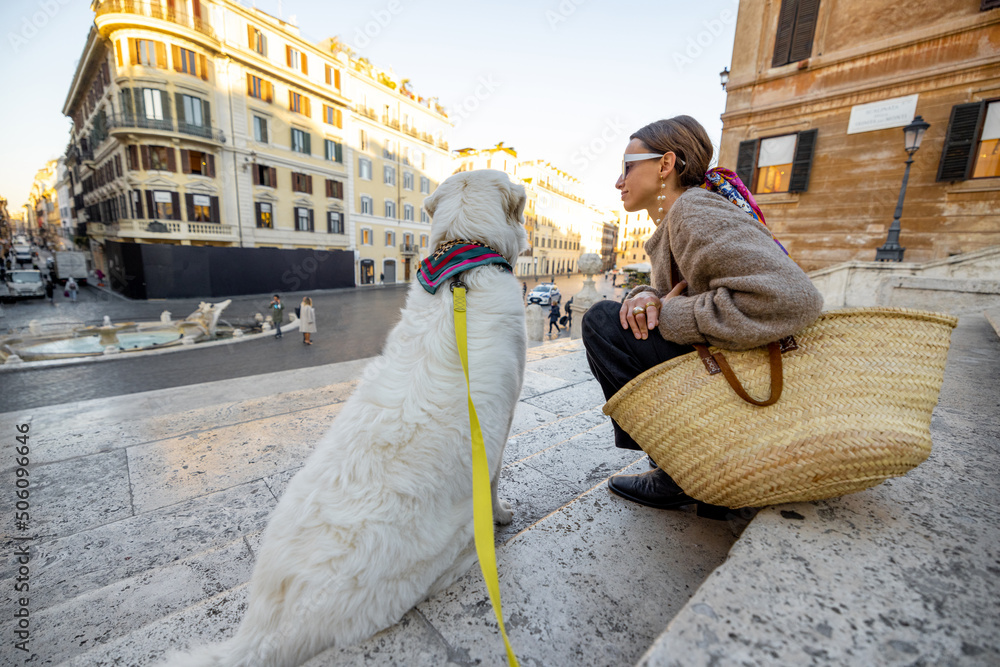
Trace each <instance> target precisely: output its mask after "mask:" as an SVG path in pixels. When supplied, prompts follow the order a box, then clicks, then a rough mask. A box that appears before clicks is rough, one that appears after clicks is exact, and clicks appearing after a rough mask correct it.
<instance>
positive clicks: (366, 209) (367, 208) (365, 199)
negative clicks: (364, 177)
mask: <svg viewBox="0 0 1000 667" xmlns="http://www.w3.org/2000/svg"><path fill="white" fill-rule="evenodd" d="M361 212H362V213H363V214H364V215H375V200H373V199H372V198H371V197H369V196H368V195H361Z"/></svg>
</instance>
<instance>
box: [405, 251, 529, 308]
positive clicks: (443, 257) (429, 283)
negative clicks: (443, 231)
mask: <svg viewBox="0 0 1000 667" xmlns="http://www.w3.org/2000/svg"><path fill="white" fill-rule="evenodd" d="M486 264H497V265H499V266H500V268H501V269H503V270H505V271H509V272H510V273H513V272H514V269H512V268H511V266H510V263H509V262H508V261H507V260H506V259H504V257H503V255H501V254H500V253H498V252H497V251H496V250H494V249H493V248H491V247H489V246H488V245H486V244H484V243H476V242H475V241H465V240H463V239H455V240H454V241H448V242H447V243H444V244H442V245H440V246H438V248H437V250H435V251H434V252H433V253H431V256H430V257H428V258H426V259H425V260H423V261H422V262H420V267H419V269H418V270H417V280H419V281H420V284H421V285H422V286H423V288H424V289H425V290H427V291H428V292H430V293H431V294H434V293H435V292H437V290H438V288H439V287H441V285H442V284H443V283H444V282H445V281H446V280H448V278H451V277H452V276H454V275H458V274H459V273H462V272H463V271H468V270H469V269H472V268H475V267H477V266H484V265H486Z"/></svg>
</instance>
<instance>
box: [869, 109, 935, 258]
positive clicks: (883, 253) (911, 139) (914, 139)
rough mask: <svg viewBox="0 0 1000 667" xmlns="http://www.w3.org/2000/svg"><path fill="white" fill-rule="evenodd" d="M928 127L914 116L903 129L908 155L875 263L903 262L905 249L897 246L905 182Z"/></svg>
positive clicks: (907, 179) (919, 118)
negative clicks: (897, 197) (890, 220)
mask: <svg viewBox="0 0 1000 667" xmlns="http://www.w3.org/2000/svg"><path fill="white" fill-rule="evenodd" d="M930 126H931V125H930V123H928V122H927V121H925V120H924V119H923V118H921V117H920V116H916V117H914V119H913V121H912V122H911V123H910V124H909V125H907V126H906V127H904V128H903V142H904V144H905V148H906V153H907V155H908V159H907V160H906V171H904V172H903V186H902V187H901V188H900V189H899V201H898V202H896V214H895V215H894V216H893V218H892V224H891V225H889V236H888V237H887V238H886V240H885V243H884V244H883V245H882V246H881V247H880V248H878V249H877V250H876V251H875V261H876V262H902V261H903V252H905V251H906V248H903V247H901V246H900V245H899V218H900V217H901V216H902V215H903V198H904V197H906V182H907V181H909V180H910V165H912V164H913V154H914V153H916V152H917V149H919V148H920V142H921V141H922V140H923V138H924V132H926V131H927V128H928V127H930Z"/></svg>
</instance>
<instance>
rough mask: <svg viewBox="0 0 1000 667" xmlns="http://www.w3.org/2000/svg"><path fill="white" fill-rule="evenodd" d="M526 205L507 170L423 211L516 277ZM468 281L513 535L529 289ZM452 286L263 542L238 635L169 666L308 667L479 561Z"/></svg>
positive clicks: (482, 394)
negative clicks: (506, 471) (515, 442)
mask: <svg viewBox="0 0 1000 667" xmlns="http://www.w3.org/2000/svg"><path fill="white" fill-rule="evenodd" d="M524 203H525V194H524V188H523V187H522V186H520V185H515V184H512V183H511V182H510V180H509V179H508V178H507V175H506V174H504V173H503V172H500V171H491V170H485V171H471V172H462V173H458V174H455V175H453V176H451V177H450V178H448V179H447V180H446V181H444V182H443V183H442V184H441V185H440V186H439V187H438V189H437V190H436V191H435V192H434V194H433V195H431V196H430V197H428V198H427V199H426V200H425V202H424V208H425V209H426V210H427V212H428V213H430V214H431V215H432V216H433V219H434V223H433V227H432V230H431V232H432V233H431V247H434V248H436V247H438V246H439V245H441V244H442V243H445V242H447V241H450V240H454V239H464V240H468V241H475V242H479V243H483V244H486V245H489V246H490V247H492V248H493V249H495V250H496V251H498V252H499V253H500V254H501V255H503V257H504V258H505V259H506V260H507V261H508V262H509V263H510V264H511V265H512V266H513V265H514V263H515V261H516V258H517V256H518V255H519V254H520V253H521V252H522V251H524V250H526V249H527V248H528V239H527V234H526V233H525V230H524V225H523V223H522V220H521V215H522V213H523V211H524ZM461 280H462V282H464V283H465V284H466V285H467V286H468V313H467V319H468V350H469V373H470V377H471V382H472V397H473V400H474V401H475V405H476V411H477V414H478V416H479V420H480V423H481V425H482V431H483V437H484V439H485V443H486V454H487V458H488V460H489V467H490V471H491V474H492V492H493V513H494V519H495V521H496V522H497V523H509V522H510V520H511V516H512V514H511V510H510V505H508V504H507V503H504V502H501V501H500V500H499V499H498V498H497V482H498V480H499V477H500V466H501V461H502V458H503V449H504V445H505V444H506V441H507V436H508V434H509V431H510V425H511V420H512V419H513V415H514V408H515V406H516V403H517V400H518V396H519V395H520V392H521V384H522V381H523V378H524V363H525V349H526V345H527V343H526V337H525V328H524V306H523V304H522V300H521V288H520V285H519V284H518V281H517V280H516V279H515V278H514V276H513V275H512V274H511V273H509V272H506V271H504V270H502V269H501V268H499V267H497V266H480V267H477V268H473V269H471V270H469V271H467V272H465V273H462V274H461ZM448 287H449V286H448V284H445V285H443V286H442V287H441V288H440V289H438V290H437V292H436V293H435V294H430V293H429V292H427V291H425V290H424V289H423V288H422V287H421V286H420V285H419V284H417V283H414V285H413V287H411V288H410V293H409V296H408V297H407V301H406V307H405V308H404V309H403V312H402V320H401V321H400V322H399V324H397V325H396V328H395V329H393V330H392V332H391V333H390V334H389V337H388V339H387V341H386V344H385V350H384V352H383V354H382V355H381V356H380V357H378V358H377V359H375V360H374V361H372V363H370V364H369V365H368V367H367V369H366V370H365V372H364V376H363V378H362V380H361V383H360V384H359V385H358V388H357V390H356V391H355V393H354V395H353V396H352V397H351V398H350V399H349V400H348V401H347V403H346V404H345V405H344V408H343V410H342V411H341V413H340V415H339V416H338V417H337V418H336V419H335V420H334V422H333V425H332V426H331V428H330V431H329V432H328V433H327V434H326V436H325V437H324V438H323V440H322V441H321V442H320V443H319V445H318V446H317V448H316V451H315V452H314V453H313V455H312V456H311V457H310V458H309V460H308V461H307V462H306V464H305V467H304V468H303V469H302V470H301V471H299V473H298V474H297V475H295V477H294V478H293V479H292V481H291V482H290V484H289V486H288V490H287V491H286V492H285V494H284V495H283V496H282V498H281V501H280V502H279V503H278V506H277V508H276V509H275V511H274V514H273V516H272V517H271V521H270V524H269V525H268V527H267V530H266V531H265V533H264V539H263V546H262V547H261V550H260V554H259V555H258V557H257V563H256V567H255V569H254V573H253V577H252V578H251V580H250V601H249V604H248V608H247V612H246V617H245V618H244V619H243V623H242V624H241V625H240V627H239V629H238V630H237V632H236V635H235V636H234V637H233V638H232V639H230V640H229V641H227V642H225V643H222V644H219V645H215V646H209V647H206V648H203V649H201V650H199V651H195V652H194V653H192V654H183V655H178V654H175V655H173V656H171V657H170V658H168V662H167V664H168V665H176V666H177V667H198V666H202V665H204V666H209V665H211V666H214V667H223V666H225V667H279V666H281V667H285V666H291V665H299V664H301V663H302V662H305V661H306V660H308V659H309V658H310V657H312V656H314V655H316V654H317V653H319V652H321V651H323V650H324V649H326V648H328V647H331V646H344V645H348V644H351V643H354V642H357V641H359V640H361V639H364V638H366V637H368V636H370V635H372V634H374V633H375V632H378V631H379V630H382V629H383V628H387V627H389V626H391V625H393V624H394V623H396V622H397V621H399V620H400V618H401V617H402V616H403V615H404V614H405V613H406V612H407V611H408V610H409V609H410V608H412V607H413V606H414V605H416V604H417V603H418V602H420V601H421V600H423V599H425V598H426V597H428V596H429V595H431V594H433V593H434V592H436V591H439V590H441V589H443V588H445V587H447V586H449V585H450V584H452V583H453V582H454V581H455V580H456V579H457V578H458V577H459V576H460V575H462V574H463V573H464V572H466V571H467V570H468V569H469V567H470V566H471V565H472V564H473V563H474V562H475V558H476V554H475V549H474V546H473V544H472V537H473V521H472V462H471V445H470V434H469V416H468V407H467V405H468V404H467V401H466V388H465V377H464V375H463V372H462V365H461V361H460V359H459V356H458V351H457V348H456V343H455V329H454V322H453V315H452V293H451V290H450V289H449V288H448Z"/></svg>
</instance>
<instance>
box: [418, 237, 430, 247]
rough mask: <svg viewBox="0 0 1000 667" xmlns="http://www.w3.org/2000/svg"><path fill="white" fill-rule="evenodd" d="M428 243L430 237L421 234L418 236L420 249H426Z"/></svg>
mask: <svg viewBox="0 0 1000 667" xmlns="http://www.w3.org/2000/svg"><path fill="white" fill-rule="evenodd" d="M429 242H430V237H428V236H427V234H421V235H420V247H421V248H426V247H427V244H428V243H429Z"/></svg>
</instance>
